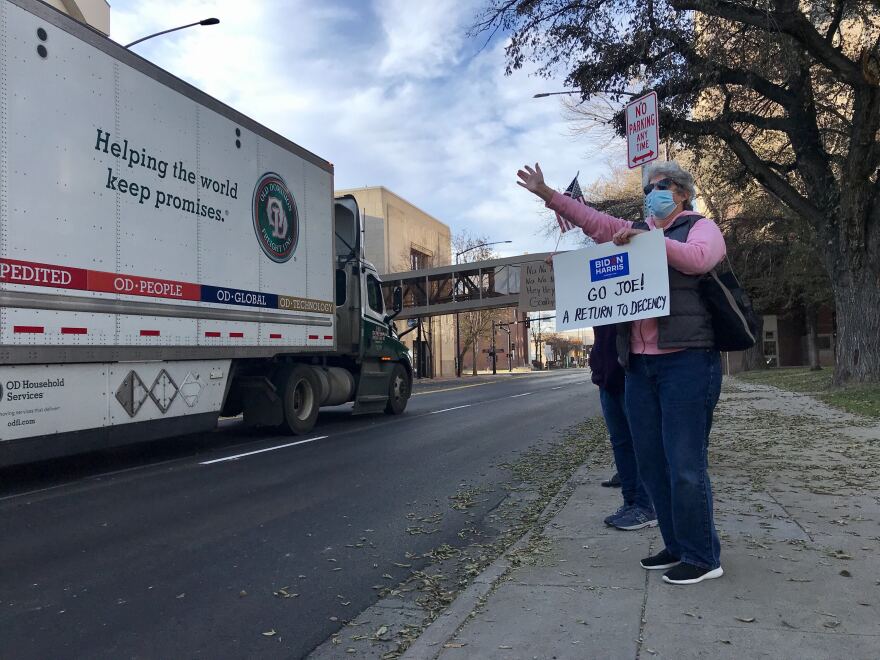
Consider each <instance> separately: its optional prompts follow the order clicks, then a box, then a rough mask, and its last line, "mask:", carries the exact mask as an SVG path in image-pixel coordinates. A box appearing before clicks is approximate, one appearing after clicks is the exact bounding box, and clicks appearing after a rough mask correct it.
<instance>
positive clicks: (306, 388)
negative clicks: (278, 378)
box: [281, 364, 321, 435]
mask: <svg viewBox="0 0 880 660" xmlns="http://www.w3.org/2000/svg"><path fill="white" fill-rule="evenodd" d="M283 388H284V389H283V391H282V393H281V402H282V406H283V408H284V422H283V423H282V424H281V430H282V431H284V432H285V433H292V434H294V435H301V434H303V433H308V432H309V431H311V430H312V429H313V428H314V427H315V422H316V421H317V420H318V410H319V409H320V407H321V403H320V401H319V399H318V397H319V396H320V394H321V393H320V391H319V390H320V385H319V383H318V379H317V376H316V375H315V373H314V372H313V370H312V368H311V367H308V366H306V365H304V364H295V365H293V367H291V368H290V370H289V371H287V373H286V378H284V380H283Z"/></svg>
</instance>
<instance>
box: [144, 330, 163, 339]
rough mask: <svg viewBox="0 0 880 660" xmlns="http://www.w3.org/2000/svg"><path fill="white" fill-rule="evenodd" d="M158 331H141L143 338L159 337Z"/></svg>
mask: <svg viewBox="0 0 880 660" xmlns="http://www.w3.org/2000/svg"><path fill="white" fill-rule="evenodd" d="M158 336H159V331H158V330H141V337H158Z"/></svg>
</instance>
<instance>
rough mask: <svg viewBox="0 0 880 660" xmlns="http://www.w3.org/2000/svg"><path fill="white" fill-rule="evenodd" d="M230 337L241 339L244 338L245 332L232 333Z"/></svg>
mask: <svg viewBox="0 0 880 660" xmlns="http://www.w3.org/2000/svg"><path fill="white" fill-rule="evenodd" d="M229 336H230V337H232V338H233V339H241V338H242V337H244V333H243V332H230V333H229Z"/></svg>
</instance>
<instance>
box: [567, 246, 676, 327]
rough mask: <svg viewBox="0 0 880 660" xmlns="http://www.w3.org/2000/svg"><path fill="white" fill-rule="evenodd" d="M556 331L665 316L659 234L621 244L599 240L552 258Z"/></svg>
mask: <svg viewBox="0 0 880 660" xmlns="http://www.w3.org/2000/svg"><path fill="white" fill-rule="evenodd" d="M553 270H554V272H555V274H556V329H557V330H576V329H578V328H592V327H594V326H597V325H608V324H610V323H620V322H621V321H636V320H639V319H649V318H655V317H658V316H668V315H669V271H668V270H667V265H666V241H665V238H664V236H663V232H662V231H660V230H654V231H649V232H645V233H644V234H639V235H638V236H634V237H633V238H632V239H631V240H630V242H629V244H627V245H615V244H614V243H602V244H601V245H596V246H593V247H588V248H584V249H582V250H575V251H573V252H564V253H562V254H557V255H556V256H555V257H553Z"/></svg>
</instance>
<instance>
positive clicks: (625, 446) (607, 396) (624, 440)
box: [589, 325, 657, 530]
mask: <svg viewBox="0 0 880 660" xmlns="http://www.w3.org/2000/svg"><path fill="white" fill-rule="evenodd" d="M593 336H594V340H593V346H592V348H591V349H590V358H589V361H590V369H591V370H592V372H593V373H592V376H591V378H592V381H593V382H594V383H595V384H596V385H598V386H599V400H600V402H601V403H602V415H603V416H604V417H605V424H606V425H607V426H608V435H609V436H610V438H611V449H612V451H613V453H614V464H615V465H616V466H617V474H618V476H619V478H620V492H621V495H622V496H623V505H622V506H621V507H620V508H619V509H618V510H617V511H615V512H614V513H612V514H611V515H610V516H608V517H607V518H605V524H606V525H610V526H611V527H616V528H617V529H625V530H633V529H642V528H643V527H654V526H655V525H656V524H657V516H656V515H655V514H654V507H653V506H652V504H651V499H650V498H649V497H648V493H647V492H646V491H645V486H644V484H643V483H642V480H641V478H640V477H639V469H638V466H637V464H636V454H635V450H634V449H633V440H632V436H631V435H630V431H629V422H628V420H627V418H626V406H625V405H624V382H625V376H624V371H623V367H621V366H620V363H619V362H618V360H617V346H616V342H617V328H616V327H615V326H614V325H602V326H597V327H595V328H593Z"/></svg>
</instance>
